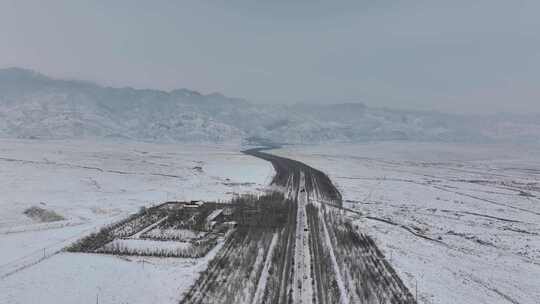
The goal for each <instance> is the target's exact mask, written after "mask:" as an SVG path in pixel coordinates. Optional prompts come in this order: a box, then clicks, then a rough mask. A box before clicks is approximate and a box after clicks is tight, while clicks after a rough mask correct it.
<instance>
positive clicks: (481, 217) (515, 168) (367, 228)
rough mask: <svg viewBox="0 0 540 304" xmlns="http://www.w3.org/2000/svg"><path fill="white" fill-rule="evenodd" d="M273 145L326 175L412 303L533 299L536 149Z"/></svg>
mask: <svg viewBox="0 0 540 304" xmlns="http://www.w3.org/2000/svg"><path fill="white" fill-rule="evenodd" d="M272 153H275V154H277V155H281V156H284V157H289V158H292V159H296V160H298V161H302V162H304V163H306V164H307V165H310V166H313V167H315V168H318V169H320V170H322V171H324V172H326V173H327V174H328V175H329V177H330V178H331V180H332V181H333V182H334V183H335V184H336V185H337V187H338V188H339V190H340V192H341V193H342V195H343V207H344V208H347V209H350V210H351V211H350V212H346V213H347V214H348V216H349V217H350V218H351V219H352V220H353V221H354V223H355V225H357V226H358V227H357V229H359V230H360V231H362V232H364V233H366V234H367V235H369V236H371V237H373V238H374V239H375V240H376V243H377V245H378V247H379V248H381V249H382V250H383V252H384V255H385V256H386V257H387V259H388V260H389V262H390V264H391V265H392V266H393V267H394V268H395V269H396V271H397V272H398V274H399V276H400V277H401V279H402V280H403V281H404V282H405V284H406V285H407V287H408V288H409V290H410V291H411V292H412V293H413V295H414V296H415V297H416V295H417V297H418V302H419V303H449V304H450V303H521V304H525V303H530V304H533V303H539V302H540V289H539V288H538V286H540V149H538V148H534V147H519V146H495V145H482V146H481V145H450V144H421V143H401V142H393V143H379V144H359V145H333V146H330V145H328V146H290V147H286V148H283V149H280V150H273V151H272Z"/></svg>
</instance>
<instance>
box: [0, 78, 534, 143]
mask: <svg viewBox="0 0 540 304" xmlns="http://www.w3.org/2000/svg"><path fill="white" fill-rule="evenodd" d="M539 134H540V117H539V116H538V115H536V116H535V115H529V116H524V115H519V116H516V115H490V116H460V115H451V114H442V113H436V112H420V111H401V110H389V109H377V108H370V107H367V106H365V105H363V104H361V103H343V104H328V105H312V104H295V105H261V104H254V103H251V102H249V101H247V100H244V99H240V98H231V97H226V96H224V95H222V94H219V93H213V94H207V95H205V94H201V93H199V92H196V91H192V90H188V89H178V90H173V91H170V92H166V91H160V90H147V89H133V88H110V87H103V86H100V85H97V84H94V83H90V82H84V81H71V80H58V79H52V78H49V77H47V76H44V75H42V74H39V73H36V72H34V71H30V70H25V69H20V68H9V69H0V136H1V137H17V138H46V139H61V138H127V139H134V140H144V141H158V142H226V141H241V140H247V139H250V140H252V141H253V140H254V141H258V142H261V141H262V142H279V143H321V142H362V141H377V140H415V141H450V142H452V141H462V142H463V141H465V142H469V141H472V142H478V141H483V142H490V141H534V142H540V138H539V137H540V135H539Z"/></svg>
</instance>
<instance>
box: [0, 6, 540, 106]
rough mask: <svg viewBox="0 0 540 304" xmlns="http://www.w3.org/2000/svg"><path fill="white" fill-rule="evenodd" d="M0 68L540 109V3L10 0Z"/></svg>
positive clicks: (283, 95) (111, 81) (129, 81)
mask: <svg viewBox="0 0 540 304" xmlns="http://www.w3.org/2000/svg"><path fill="white" fill-rule="evenodd" d="M0 39H1V40H0V67H7V66H21V67H26V68H31V69H35V70H38V71H40V72H42V73H45V74H48V75H52V76H55V77H69V78H77V79H86V80H92V81H96V82H98V83H101V84H105V85H113V86H134V87H139V88H142V87H150V88H159V89H172V88H183V87H185V88H190V89H195V90H200V91H202V92H206V93H208V92H214V91H219V92H222V93H224V94H225V95H231V96H239V97H245V98H247V99H251V100H254V101H262V102H297V101H301V102H318V103H324V102H343V101H362V102H365V103H367V104H369V105H373V106H388V107H399V108H413V109H436V110H443V111H458V112H468V111H473V112H481V111H488V112H496V111H513V112H531V111H533V112H540V1H538V0H533V1H519V0H507V1H503V0H477V1H475V0H452V1H448V0H445V1H438V0H425V1H415V0H400V1H395V0H386V1H384V0H383V1H375V0H355V1H325V2H323V1H307V0H302V1H294V0H290V1H286V0H270V1H235V0H213V1H205V0H198V1H133V0H131V1H119V0H115V1H109V0H100V1H97V0H96V1H73V0H66V1H56V0H47V1H41V0H39V1H37V0H36V1H25V0H13V1H8V0H0Z"/></svg>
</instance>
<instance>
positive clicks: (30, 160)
mask: <svg viewBox="0 0 540 304" xmlns="http://www.w3.org/2000/svg"><path fill="white" fill-rule="evenodd" d="M239 150H240V147H238V146H226V145H223V146H216V145H172V144H171V145H157V144H144V143H130V142H124V143H115V142H109V143H103V142H100V143H97V142H93V141H67V140H64V141H33V140H7V139H1V140H0V193H2V195H1V196H0V248H1V250H0V303H38V302H39V303H96V298H97V299H98V300H99V303H150V302H155V303H176V302H178V301H179V299H180V298H181V297H182V293H183V292H184V291H186V290H187V288H188V287H189V286H190V285H191V284H192V283H193V281H194V280H196V279H197V276H198V273H199V272H200V271H203V270H204V269H205V268H206V266H205V265H206V263H207V261H208V260H209V259H211V257H212V255H213V254H215V252H214V251H212V252H211V253H210V254H209V255H207V256H206V257H205V258H203V259H158V258H139V257H135V258H120V257H113V256H104V255H94V254H75V253H70V252H61V250H62V249H63V248H64V247H66V246H67V245H69V244H71V243H73V242H74V241H76V240H78V239H80V238H81V237H83V236H85V235H88V234H90V233H92V232H96V231H97V230H98V228H99V227H102V226H104V225H107V224H109V223H112V222H115V221H118V220H119V219H122V218H125V217H126V216H127V215H128V214H132V213H134V212H137V211H138V210H139V209H140V208H141V207H142V206H146V207H148V206H151V205H152V204H157V203H162V202H163V201H190V200H229V199H230V198H231V197H233V196H235V194H237V193H249V192H253V193H258V192H260V191H261V189H262V188H264V187H265V186H266V185H267V184H268V183H269V181H270V180H271V178H272V176H273V174H274V170H273V168H272V166H271V165H270V164H269V163H267V162H265V161H263V160H259V159H256V158H253V157H251V156H247V155H244V154H242V153H240V152H238V151H239ZM31 207H37V208H39V210H46V212H52V213H54V214H56V215H58V216H61V217H62V218H63V219H62V220H60V221H50V222H48V221H47V219H46V218H44V219H40V218H31V217H29V216H27V215H26V214H25V213H24V212H25V210H28V209H29V208H31ZM216 250H217V248H216ZM135 278H136V279H135Z"/></svg>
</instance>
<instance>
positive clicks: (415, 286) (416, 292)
mask: <svg viewBox="0 0 540 304" xmlns="http://www.w3.org/2000/svg"><path fill="white" fill-rule="evenodd" d="M414 282H415V284H414V289H415V298H416V303H418V280H417V279H415V280H414Z"/></svg>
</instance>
